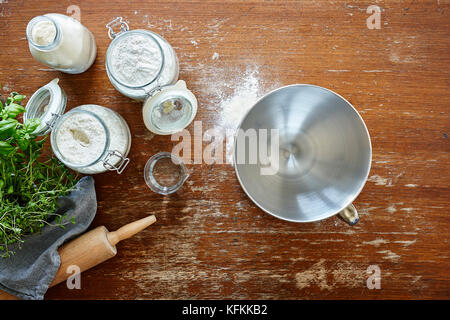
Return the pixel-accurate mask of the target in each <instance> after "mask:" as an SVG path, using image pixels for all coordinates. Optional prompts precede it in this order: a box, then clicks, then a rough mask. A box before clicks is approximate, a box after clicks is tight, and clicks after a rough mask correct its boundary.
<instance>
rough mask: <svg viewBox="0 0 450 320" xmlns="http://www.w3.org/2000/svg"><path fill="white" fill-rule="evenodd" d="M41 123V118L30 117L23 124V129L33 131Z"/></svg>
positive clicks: (28, 131)
mask: <svg viewBox="0 0 450 320" xmlns="http://www.w3.org/2000/svg"><path fill="white" fill-rule="evenodd" d="M40 124H41V120H40V119H28V120H27V121H25V122H24V124H23V130H24V131H25V132H27V133H33V132H34V130H36V129H37V127H39V125H40Z"/></svg>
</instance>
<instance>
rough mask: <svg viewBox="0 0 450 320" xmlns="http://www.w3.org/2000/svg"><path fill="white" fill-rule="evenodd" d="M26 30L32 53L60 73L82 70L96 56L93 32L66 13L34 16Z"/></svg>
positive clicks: (90, 63)
mask: <svg viewBox="0 0 450 320" xmlns="http://www.w3.org/2000/svg"><path fill="white" fill-rule="evenodd" d="M26 33H27V39H28V46H29V48H30V52H31V55H32V56H33V57H34V58H35V59H36V60H37V61H39V62H41V63H43V64H45V65H47V66H49V67H51V68H53V69H56V70H59V71H61V72H65V73H82V72H84V71H86V70H87V69H89V67H90V66H91V65H92V64H93V63H94V60H95V57H96V56H97V46H96V44H95V39H94V36H93V35H92V33H91V32H90V31H89V30H88V29H87V28H86V27H85V26H83V25H82V24H81V23H80V22H79V21H78V20H76V19H74V18H71V17H68V16H66V15H63V14H58V13H48V14H45V15H43V16H37V17H34V18H33V19H31V20H30V22H29V23H28V25H27V31H26Z"/></svg>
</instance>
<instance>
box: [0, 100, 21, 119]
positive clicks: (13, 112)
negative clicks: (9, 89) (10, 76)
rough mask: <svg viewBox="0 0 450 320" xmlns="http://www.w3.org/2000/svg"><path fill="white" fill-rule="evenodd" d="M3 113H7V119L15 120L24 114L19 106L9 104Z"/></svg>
mask: <svg viewBox="0 0 450 320" xmlns="http://www.w3.org/2000/svg"><path fill="white" fill-rule="evenodd" d="M3 111H4V112H6V113H7V115H8V117H9V118H15V117H17V116H18V115H19V114H21V113H22V112H25V108H24V107H22V106H21V105H20V104H17V103H13V102H12V103H10V104H8V105H7V106H6V107H5V108H4V109H3Z"/></svg>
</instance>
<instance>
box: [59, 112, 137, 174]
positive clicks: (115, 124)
mask: <svg viewBox="0 0 450 320" xmlns="http://www.w3.org/2000/svg"><path fill="white" fill-rule="evenodd" d="M77 110H85V111H89V112H92V113H94V114H95V115H97V116H98V117H99V118H100V119H101V120H102V121H103V123H104V124H105V126H106V128H107V130H108V133H106V132H105V130H104V129H103V126H102V124H101V123H100V122H99V121H98V120H97V119H96V118H95V117H93V116H92V115H89V114H88V113H74V114H73V115H71V116H70V117H68V118H67V119H66V120H64V122H63V123H62V124H61V125H60V126H59V129H58V131H57V133H56V134H57V136H56V143H57V146H58V149H59V151H60V153H61V154H62V155H63V157H64V158H65V159H66V160H67V161H68V162H71V163H73V164H75V165H88V164H89V163H92V162H93V161H95V160H99V161H98V162H97V163H95V164H93V165H91V166H89V167H82V168H75V170H76V171H78V172H81V173H84V174H96V173H101V172H105V171H106V170H107V169H106V168H105V167H104V165H103V161H101V160H103V159H104V158H102V159H99V157H100V156H102V154H103V151H104V148H105V143H106V139H107V137H108V138H109V146H108V149H107V150H108V151H110V150H111V151H118V152H119V153H120V154H121V155H122V156H124V157H126V156H127V155H128V152H129V150H130V145H131V135H130V129H129V128H128V125H127V124H126V122H125V120H123V118H122V117H121V116H120V115H119V114H117V113H115V112H114V111H112V110H110V109H107V108H104V107H102V106H98V105H83V106H79V107H77ZM120 160H121V159H120V158H119V157H116V156H112V157H110V158H109V160H108V162H109V163H110V164H111V165H113V166H116V165H118V163H119V161H120Z"/></svg>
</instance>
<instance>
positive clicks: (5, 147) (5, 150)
mask: <svg viewBox="0 0 450 320" xmlns="http://www.w3.org/2000/svg"><path fill="white" fill-rule="evenodd" d="M13 150H14V147H13V146H12V145H10V144H9V143H8V142H7V141H0V155H7V154H9V153H10V152H11V151H13Z"/></svg>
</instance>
